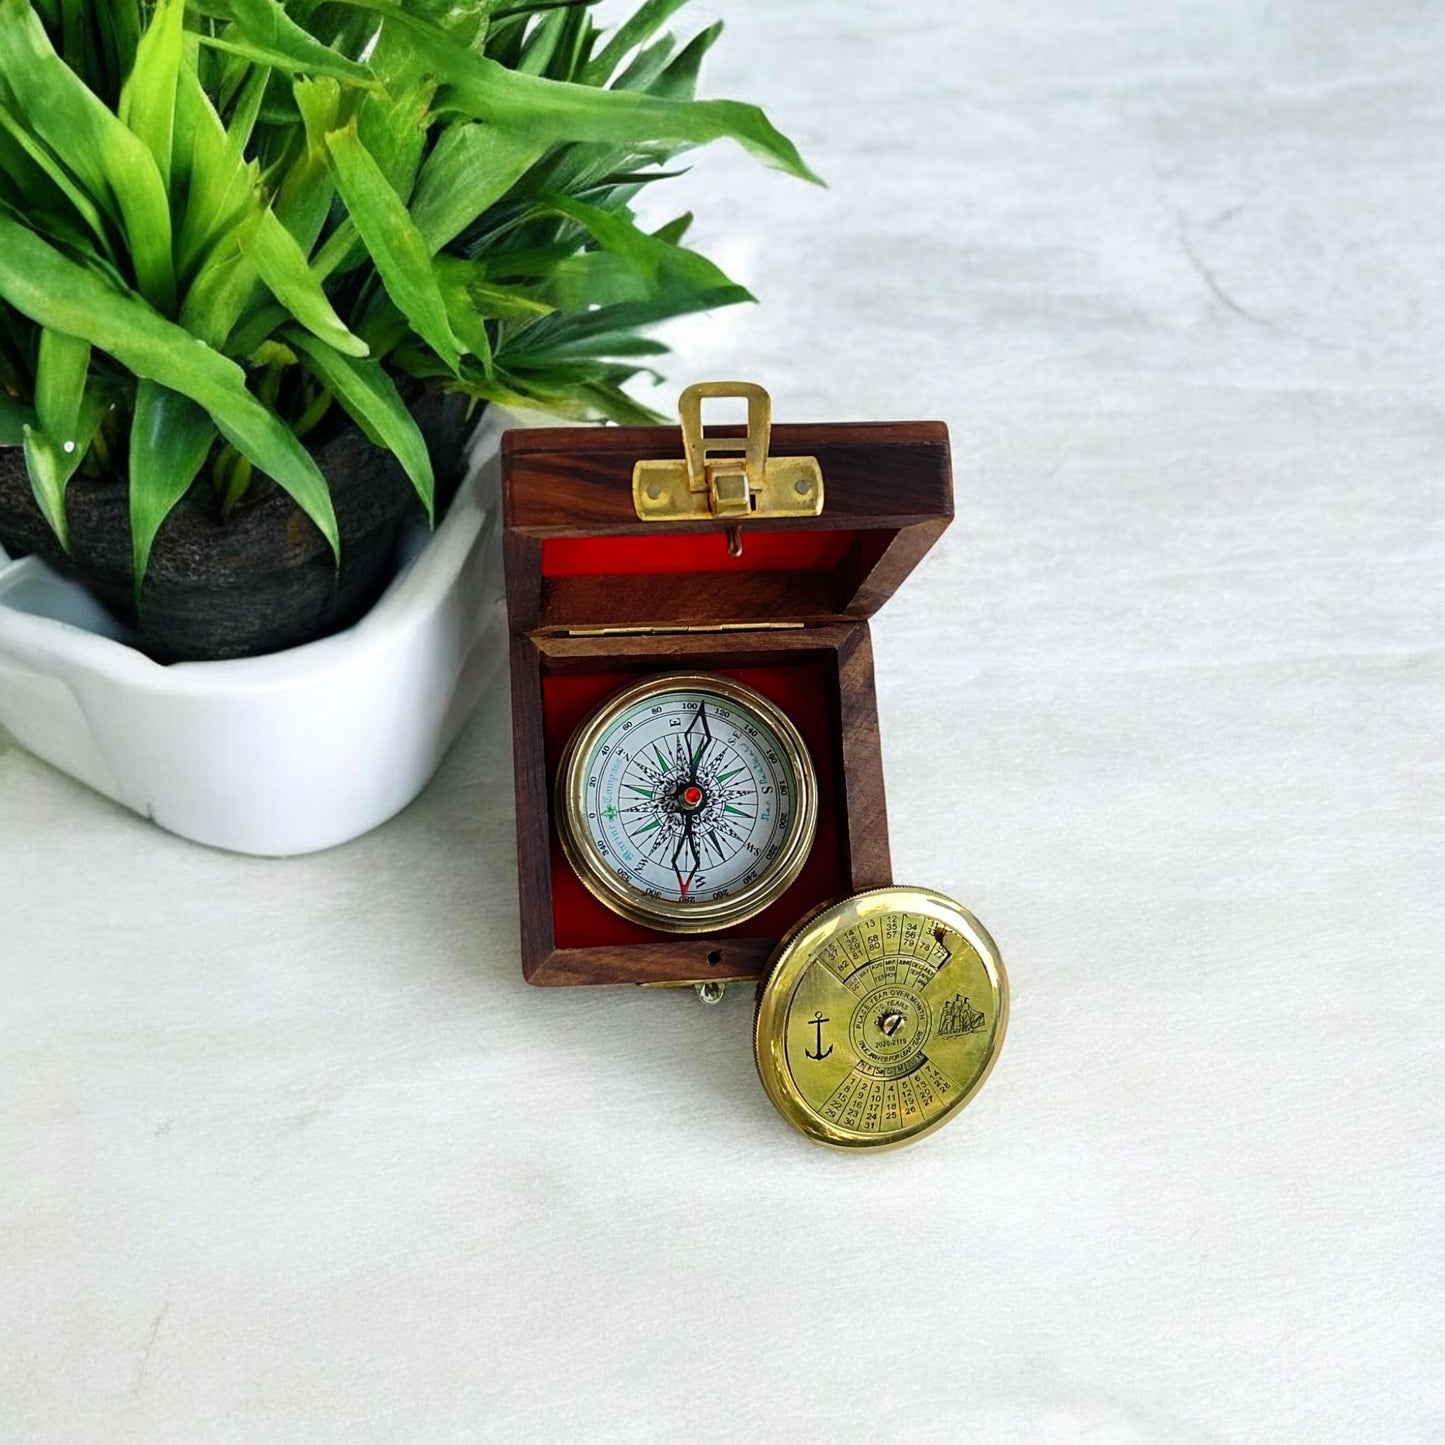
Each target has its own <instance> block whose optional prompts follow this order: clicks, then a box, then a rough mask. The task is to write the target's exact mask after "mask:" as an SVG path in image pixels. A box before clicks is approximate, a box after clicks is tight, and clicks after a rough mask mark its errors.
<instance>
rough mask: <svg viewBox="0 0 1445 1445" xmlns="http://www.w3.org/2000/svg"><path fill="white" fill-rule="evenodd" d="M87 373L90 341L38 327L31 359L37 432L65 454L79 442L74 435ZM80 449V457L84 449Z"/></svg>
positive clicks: (48, 328) (88, 371) (78, 419)
mask: <svg viewBox="0 0 1445 1445" xmlns="http://www.w3.org/2000/svg"><path fill="white" fill-rule="evenodd" d="M89 374H90V342H88V341H86V340H84V339H82V338H81V337H79V336H71V335H68V334H67V333H65V332H63V331H57V330H56V329H55V328H54V327H52V326H45V325H42V326H41V329H40V346H39V348H38V350H37V353H36V360H35V415H36V417H37V418H38V419H39V423H40V427H41V430H42V431H45V432H46V433H48V434H49V435H50V436H51V437H52V438H54V439H55V441H56V442H58V443H59V444H60V445H61V446H63V447H64V448H65V450H66V451H67V452H74V451H75V450H76V449H77V443H78V442H79V440H80V439H79V437H78V436H77V435H76V432H77V431H78V429H79V426H80V413H81V407H82V405H83V404H84V401H85V383H86V380H87V378H88V376H89ZM86 440H87V442H88V441H89V438H88V437H87V438H86ZM80 450H81V454H82V455H84V448H81V449H80Z"/></svg>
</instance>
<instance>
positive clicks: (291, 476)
mask: <svg viewBox="0 0 1445 1445" xmlns="http://www.w3.org/2000/svg"><path fill="white" fill-rule="evenodd" d="M0 296H3V297H4V298H5V299H6V300H7V301H9V302H10V304H11V305H12V306H14V307H15V309H16V310H17V311H20V312H22V313H23V314H24V315H26V316H29V317H31V318H32V319H33V320H34V321H36V322H38V323H39V324H40V325H41V326H50V327H54V328H55V329H56V330H59V331H63V332H66V333H68V334H69V335H71V336H77V337H80V338H83V339H84V340H86V341H88V342H90V343H91V345H93V346H95V347H97V348H99V349H100V350H101V351H104V352H107V353H109V354H110V355H111V356H113V357H115V359H116V360H117V361H119V362H120V364H121V365H122V366H124V367H126V368H127V369H128V370H130V371H132V372H134V373H135V375H136V376H138V377H148V378H150V379H151V380H153V381H158V382H160V383H161V384H162V385H163V386H168V387H170V388H171V389H172V390H174V391H179V392H181V393H182V394H183V395H185V396H189V397H190V398H191V399H192V400H193V401H195V402H198V403H199V404H200V405H201V406H203V407H205V409H206V410H207V411H208V412H210V414H211V417H212V419H213V420H214V421H215V423H216V425H217V427H219V428H220V430H221V432H222V434H223V435H224V436H225V437H226V438H227V439H228V440H229V441H230V442H231V443H232V444H233V445H234V446H235V447H236V449H237V450H238V451H241V452H244V453H245V455H246V456H248V457H250V458H251V460H252V461H253V462H254V463H255V464H256V465H257V466H258V467H260V468H261V469H262V470H263V471H264V472H266V473H267V474H268V475H270V476H271V477H272V478H273V479H274V480H275V481H276V483H277V484H278V485H279V486H280V487H282V488H283V489H284V490H285V491H286V492H288V493H289V494H290V496H291V497H292V498H293V499H294V500H295V502H296V503H297V505H298V506H299V507H300V508H301V509H302V510H303V511H304V512H305V513H306V515H307V516H308V517H310V518H311V520H312V521H313V522H315V523H316V525H317V527H318V528H319V529H320V530H321V532H322V534H323V535H324V536H325V537H326V539H327V541H328V542H329V543H330V544H331V547H332V551H333V552H334V553H337V554H338V555H339V548H340V539H339V536H338V534H337V529H336V514H335V511H334V510H333V508H332V505H331V494H330V493H329V492H328V491H327V488H326V481H325V479H324V478H323V477H322V475H321V472H320V471H319V470H318V468H317V466H316V463H315V462H314V461H313V460H312V458H311V457H310V455H309V454H308V453H307V451H306V449H305V448H304V447H303V446H302V445H301V443H300V442H298V441H297V440H296V438H295V437H294V436H293V435H292V434H291V432H290V431H289V430H288V429H287V428H286V426H285V425H283V424H282V422H281V421H280V420H279V419H278V418H277V417H276V416H275V415H274V414H273V413H272V412H271V411H269V410H268V409H267V408H266V407H265V406H263V405H262V404H261V403H260V401H258V400H257V399H256V397H254V396H253V395H252V394H251V393H250V392H249V391H248V390H247V389H246V377H245V373H244V372H243V371H242V370H241V368H240V367H239V366H237V365H236V363H235V362H234V361H231V360H229V359H227V358H226V357H224V356H222V355H221V354H220V353H219V352H217V351H215V350H213V349H212V348H211V347H209V346H207V345H206V344H205V343H204V342H203V341H202V340H200V338H198V337H196V336H193V335H191V334H190V333H189V332H188V331H186V330H184V329H183V328H182V327H179V326H175V325H173V324H172V323H171V322H169V321H167V320H166V319H165V317H163V316H160V315H158V314H157V313H156V312H155V311H154V310H153V309H152V308H151V307H150V306H149V305H147V304H146V302H145V301H143V300H142V299H141V298H140V297H138V296H136V295H134V294H133V293H130V292H126V291H122V290H119V289H118V288H116V287H114V286H112V285H110V284H109V283H108V282H106V281H104V280H102V279H101V277H99V276H97V275H96V274H94V273H93V272H91V271H89V270H87V269H86V268H84V267H82V266H78V265H76V264H75V263H74V262H73V261H71V260H69V259H67V258H66V257H65V256H63V255H62V254H61V253H60V252H59V251H57V250H56V249H55V248H54V247H53V246H50V245H49V244H47V243H46V242H45V241H43V240H41V239H40V237H38V236H36V235H33V234H32V233H31V232H30V231H29V230H27V229H26V227H24V226H23V225H20V224H19V223H17V222H16V221H14V220H12V219H11V218H10V217H9V216H7V215H4V214H0Z"/></svg>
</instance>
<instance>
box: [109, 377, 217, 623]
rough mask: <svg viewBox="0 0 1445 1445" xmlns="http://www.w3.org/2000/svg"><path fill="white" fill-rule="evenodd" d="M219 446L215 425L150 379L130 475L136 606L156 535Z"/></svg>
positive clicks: (138, 399)
mask: <svg viewBox="0 0 1445 1445" xmlns="http://www.w3.org/2000/svg"><path fill="white" fill-rule="evenodd" d="M215 440H216V425H215V423H214V422H213V421H212V420H211V418H210V417H209V416H208V415H207V414H206V412H205V411H203V410H202V409H201V408H200V407H199V406H197V405H196V403H195V402H193V401H191V400H190V399H189V398H188V397H184V396H182V395H181V394H180V393H179V392H177V391H172V390H171V389H170V388H169V387H165V386H161V385H160V384H159V383H158V382H154V381H150V380H146V379H142V380H141V381H140V383H139V384H138V385H137V387H136V392H135V412H134V414H133V416H132V418H131V428H130V462H129V470H128V474H127V475H128V478H129V481H128V485H127V491H128V495H129V498H130V553H131V570H132V572H133V573H134V576H135V590H136V601H137V603H139V601H140V593H141V583H142V581H143V580H144V578H145V574H146V568H147V567H148V566H149V565H150V555H151V547H152V546H153V545H154V543H155V539H156V533H157V532H159V531H160V529H161V523H163V522H164V521H165V519H166V518H167V517H169V516H170V514H171V512H172V511H173V510H174V508H175V505H176V503H177V502H179V501H180V499H181V498H182V497H184V496H185V494H186V492H187V491H188V490H189V488H190V485H191V483H192V482H193V481H195V479H196V474H197V473H198V472H199V471H200V470H201V467H202V465H203V464H204V462H205V460H206V457H207V455H208V454H209V452H210V450H211V447H212V445H213V444H214V442H215Z"/></svg>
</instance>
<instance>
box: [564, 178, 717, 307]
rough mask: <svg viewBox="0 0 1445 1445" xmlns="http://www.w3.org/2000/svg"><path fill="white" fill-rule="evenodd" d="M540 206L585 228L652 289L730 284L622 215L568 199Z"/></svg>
mask: <svg viewBox="0 0 1445 1445" xmlns="http://www.w3.org/2000/svg"><path fill="white" fill-rule="evenodd" d="M540 204H542V205H545V206H547V207H548V208H550V209H551V210H553V211H555V212H556V213H557V214H558V215H562V216H566V217H567V218H568V219H569V220H572V221H576V222H577V224H578V225H579V226H583V227H585V228H586V229H587V231H588V232H589V234H590V235H591V236H592V238H593V239H594V240H595V241H596V242H597V244H598V245H599V246H601V247H602V248H603V249H604V250H606V251H610V252H612V254H613V255H615V256H618V257H620V258H621V259H622V260H624V261H625V262H626V263H627V264H628V265H630V266H631V267H632V268H633V269H634V270H635V271H636V272H637V274H638V275H639V276H641V277H643V278H644V279H645V280H647V281H649V282H651V283H652V284H653V285H654V286H661V285H662V284H664V283H666V284H668V285H672V286H682V287H691V288H693V289H695V290H698V291H714V290H717V289H719V288H721V287H730V286H732V285H733V283H732V281H730V280H729V279H728V277H727V276H726V275H725V274H724V273H723V271H721V270H720V269H719V268H718V267H717V266H715V265H714V264H713V263H712V262H711V261H709V260H708V259H707V257H706V256H703V255H700V254H699V253H698V252H697V251H689V250H688V249H687V248H686V247H685V246H678V245H675V244H673V243H672V242H671V241H669V240H667V239H665V238H664V237H663V236H661V235H649V234H648V233H647V232H646V231H644V230H642V229H641V228H640V227H639V226H637V225H636V224H635V223H634V222H633V221H632V219H631V218H630V217H629V216H628V215H627V214H626V213H625V212H622V211H604V210H602V209H601V208H600V207H598V206H589V205H587V204H586V202H584V201H578V200H576V199H574V198H573V197H571V196H548V197H546V198H545V199H544V200H543V201H542V202H541V203H540Z"/></svg>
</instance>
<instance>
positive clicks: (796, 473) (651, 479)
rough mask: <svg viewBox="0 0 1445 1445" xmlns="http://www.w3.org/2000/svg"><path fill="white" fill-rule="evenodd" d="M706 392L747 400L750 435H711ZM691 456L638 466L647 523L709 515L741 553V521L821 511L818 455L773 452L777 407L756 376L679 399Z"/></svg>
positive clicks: (637, 503)
mask: <svg viewBox="0 0 1445 1445" xmlns="http://www.w3.org/2000/svg"><path fill="white" fill-rule="evenodd" d="M707 397H741V398H743V399H744V400H746V402H747V404H748V422H747V432H746V435H744V436H742V437H717V436H713V437H709V436H708V435H707V433H706V432H705V431H704V429H703V422H702V404H703V401H704V399H705V398H707ZM677 411H678V416H679V418H680V420H681V422H682V441H683V450H684V452H685V454H686V455H685V456H684V457H683V458H682V459H680V460H677V461H643V462H638V463H637V465H636V466H635V467H634V468H633V469H632V503H633V506H634V507H635V508H636V510H637V515H638V517H639V518H640V519H641V520H642V521H644V522H691V521H696V520H699V519H704V518H711V519H714V520H716V521H719V522H722V523H723V524H724V526H725V527H726V528H727V535H728V552H729V553H730V554H731V555H732V556H734V557H739V556H741V555H742V550H743V538H742V530H741V529H742V524H743V522H745V521H749V520H751V519H752V518H754V517H816V516H819V515H820V514H821V513H822V510H823V472H822V468H821V467H819V465H818V459H817V458H816V457H770V456H769V455H768V441H769V437H770V435H771V433H772V426H773V404H772V401H771V399H770V398H769V396H768V394H767V392H766V391H764V390H763V388H762V387H761V386H759V385H758V384H757V383H756V382H751V381H700V382H698V383H696V384H695V385H693V386H689V387H687V388H686V389H685V390H684V391H683V393H682V395H681V396H680V397H679V398H678V402H677Z"/></svg>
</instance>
